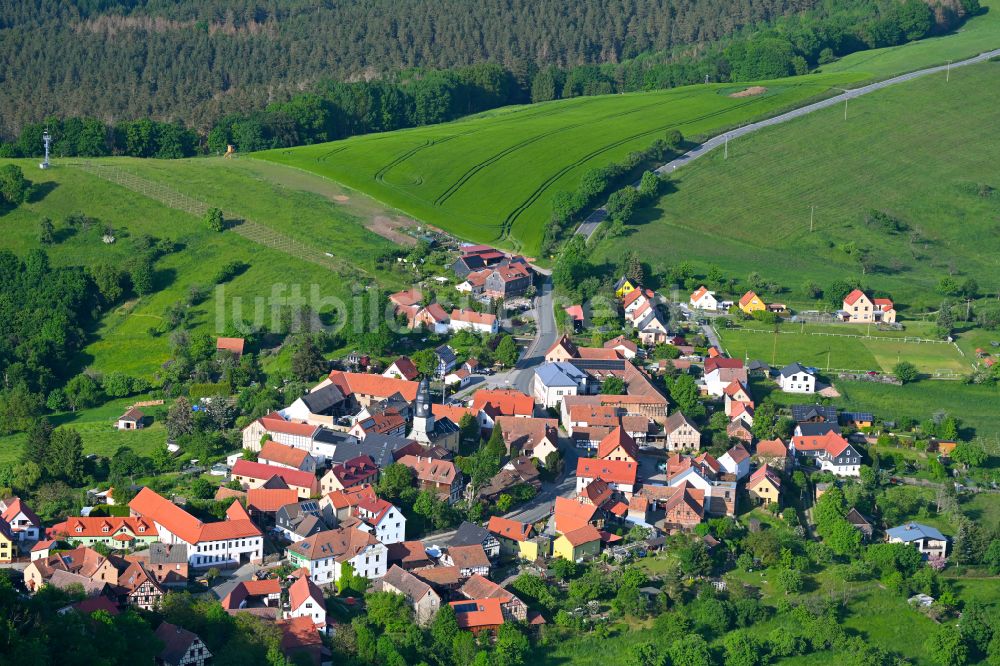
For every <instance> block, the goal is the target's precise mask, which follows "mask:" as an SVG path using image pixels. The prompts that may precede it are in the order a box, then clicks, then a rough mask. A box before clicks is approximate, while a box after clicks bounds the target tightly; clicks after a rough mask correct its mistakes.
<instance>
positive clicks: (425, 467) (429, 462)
mask: <svg viewBox="0 0 1000 666" xmlns="http://www.w3.org/2000/svg"><path fill="white" fill-rule="evenodd" d="M397 462H398V463H399V464H401V465H406V466H407V467H409V468H410V469H412V470H413V471H414V472H416V475H417V478H418V479H419V480H421V481H426V482H429V483H441V484H445V485H451V484H452V483H454V482H455V477H456V475H457V470H456V469H455V464H454V463H452V462H450V461H448V460H437V459H435V458H429V457H427V456H412V455H407V456H403V457H402V458H400V459H399V460H398V461H397Z"/></svg>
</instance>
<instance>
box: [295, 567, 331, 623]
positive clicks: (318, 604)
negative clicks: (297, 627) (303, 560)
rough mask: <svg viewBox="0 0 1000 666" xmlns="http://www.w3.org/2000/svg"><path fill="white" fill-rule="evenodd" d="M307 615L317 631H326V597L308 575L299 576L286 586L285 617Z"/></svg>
mask: <svg viewBox="0 0 1000 666" xmlns="http://www.w3.org/2000/svg"><path fill="white" fill-rule="evenodd" d="M296 617H308V618H309V619H311V620H312V621H313V624H315V625H316V629H317V630H318V631H321V632H323V633H324V634H325V633H326V630H327V624H326V597H325V596H324V594H323V591H322V590H321V589H319V588H318V587H317V586H316V583H314V582H312V579H310V578H309V576H299V577H298V578H297V579H296V580H295V582H294V583H292V584H291V585H289V586H288V610H287V611H285V618H286V619H291V618H296Z"/></svg>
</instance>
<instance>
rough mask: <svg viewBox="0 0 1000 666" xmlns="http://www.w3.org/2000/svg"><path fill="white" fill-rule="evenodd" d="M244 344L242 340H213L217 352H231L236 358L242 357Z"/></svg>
mask: <svg viewBox="0 0 1000 666" xmlns="http://www.w3.org/2000/svg"><path fill="white" fill-rule="evenodd" d="M244 344H245V341H244V340H243V338H216V340H215V348H216V349H217V350H218V351H227V352H232V353H233V354H236V355H237V356H242V355H243V346H244Z"/></svg>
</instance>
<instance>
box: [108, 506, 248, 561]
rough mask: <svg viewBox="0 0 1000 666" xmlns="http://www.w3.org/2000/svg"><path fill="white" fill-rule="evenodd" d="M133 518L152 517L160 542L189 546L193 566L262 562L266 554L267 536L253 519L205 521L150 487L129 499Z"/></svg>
mask: <svg viewBox="0 0 1000 666" xmlns="http://www.w3.org/2000/svg"><path fill="white" fill-rule="evenodd" d="M128 506H129V513H130V514H131V516H132V517H133V518H138V517H141V518H144V519H146V520H149V521H152V522H153V524H154V525H155V526H156V531H157V534H158V536H159V540H160V542H161V543H166V544H171V545H174V544H184V545H185V546H187V553H188V564H189V565H190V566H192V567H196V568H200V567H220V568H221V567H228V566H240V565H242V564H249V563H259V562H261V561H262V560H263V557H264V539H263V536H262V534H261V531H260V530H259V529H258V528H257V526H256V525H254V523H253V521H251V520H248V519H246V518H237V519H232V518H230V517H229V516H228V515H227V517H226V518H227V519H226V520H223V521H219V522H214V523H203V522H202V521H200V520H198V519H197V518H195V517H194V516H192V515H191V514H189V513H188V512H187V511H185V510H184V509H182V508H181V507H179V506H177V505H176V504H174V503H173V502H171V501H170V500H168V499H166V498H164V497H161V496H160V495H158V494H157V493H155V492H154V491H152V490H150V489H149V488H143V489H142V490H140V491H139V494H137V495H136V496H135V497H134V498H132V501H131V502H129V505H128Z"/></svg>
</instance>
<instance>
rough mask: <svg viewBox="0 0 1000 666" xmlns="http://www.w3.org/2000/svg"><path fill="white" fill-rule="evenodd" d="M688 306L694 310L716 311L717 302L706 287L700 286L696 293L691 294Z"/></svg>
mask: <svg viewBox="0 0 1000 666" xmlns="http://www.w3.org/2000/svg"><path fill="white" fill-rule="evenodd" d="M690 305H691V307H692V308H693V309H695V310H712V311H715V310H718V309H719V301H718V299H716V298H715V292H714V291H709V290H708V287H706V286H705V285H701V286H700V287H698V289H697V291H695V292H694V293H693V294H691V300H690Z"/></svg>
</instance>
